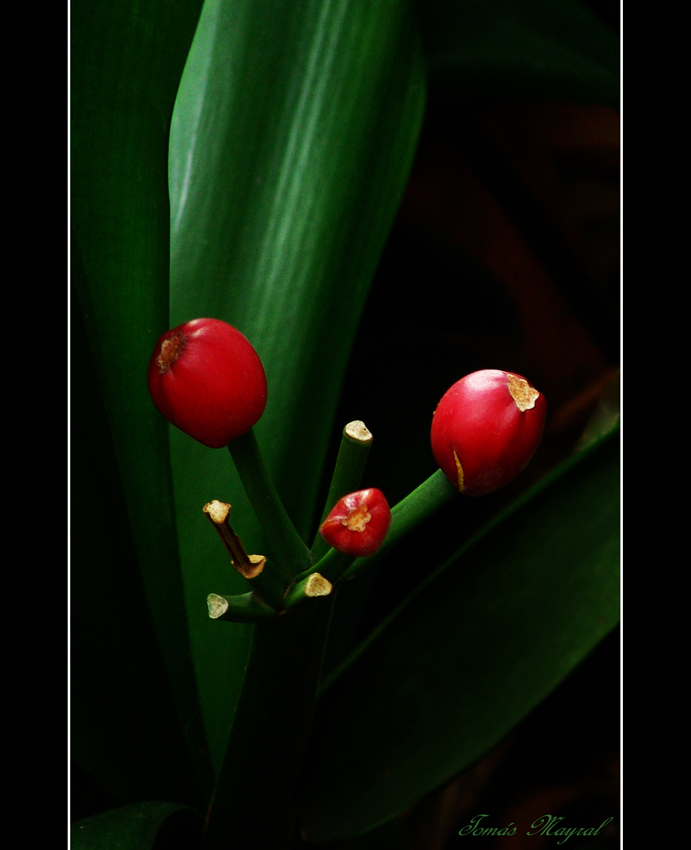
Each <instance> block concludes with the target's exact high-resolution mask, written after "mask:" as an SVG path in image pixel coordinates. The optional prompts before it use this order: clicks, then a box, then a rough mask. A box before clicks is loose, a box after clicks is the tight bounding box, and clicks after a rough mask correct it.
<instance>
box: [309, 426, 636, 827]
mask: <svg viewBox="0 0 691 850" xmlns="http://www.w3.org/2000/svg"><path fill="white" fill-rule="evenodd" d="M461 508H462V505H461V504H459V509H461ZM491 532H492V533H491V534H489V533H486V534H480V535H479V536H478V537H477V538H476V539H475V540H474V541H471V544H469V545H468V546H466V547H464V548H463V549H462V550H461V552H460V553H459V556H458V557H454V558H453V559H451V561H450V562H449V563H448V564H446V565H444V566H443V567H442V568H441V569H440V570H439V571H437V572H436V573H435V574H434V575H433V576H432V577H431V578H430V579H429V580H428V581H426V582H425V583H424V584H423V586H422V587H421V588H420V589H419V590H418V591H417V592H416V593H415V594H414V595H413V596H412V597H411V598H410V599H409V600H408V602H407V603H406V604H404V605H403V606H402V607H401V608H400V609H399V610H398V611H397V612H396V614H395V615H393V616H392V617H391V618H390V619H389V621H388V622H387V623H385V624H384V626H382V627H381V628H380V629H379V630H378V631H377V633H376V634H375V635H374V636H373V637H372V638H371V640H370V641H369V642H368V643H367V645H366V646H365V647H364V648H363V649H362V650H361V651H360V654H359V656H358V657H356V659H355V660H354V661H353V663H352V664H351V665H350V667H349V668H348V669H347V670H346V671H345V673H344V674H343V675H342V676H341V677H340V678H339V679H338V680H337V681H336V683H335V684H334V685H333V686H332V687H331V688H330V689H329V690H328V691H327V692H326V694H325V696H324V698H323V701H322V702H321V703H320V708H319V716H318V726H317V730H316V733H315V737H314V741H315V747H314V753H313V764H312V770H311V773H310V779H309V785H308V788H307V790H306V795H305V803H304V826H305V829H306V832H307V835H308V836H309V838H310V839H311V840H317V841H324V840H333V839H338V838H346V837H349V836H352V835H355V834H357V833H359V832H363V831H364V830H367V829H370V828H372V827H373V826H375V825H376V824H378V823H380V822H382V821H384V820H386V819H387V818H390V817H391V816H393V815H395V814H397V813H399V812H401V811H403V810H404V809H406V808H407V807H409V806H410V805H412V804H413V803H414V802H416V801H417V800H418V799H419V798H420V797H421V796H423V795H424V794H426V793H428V792H430V791H432V790H433V789H434V788H435V787H437V786H438V785H440V784H441V783H443V782H444V781H445V780H447V779H449V778H450V777H452V776H453V775H454V774H455V773H458V772H459V771H461V770H463V769H464V768H466V767H468V766H469V765H471V764H472V763H473V762H474V761H476V760H477V759H479V758H480V757H481V756H482V755H483V754H484V753H485V752H486V751H487V750H488V749H490V748H491V747H493V746H494V745H496V744H497V743H499V742H500V741H501V739H502V738H503V737H504V736H505V735H506V734H507V733H508V732H509V731H510V730H511V729H512V728H513V727H514V726H515V725H516V724H517V723H518V722H519V721H520V720H521V719H522V718H523V717H525V716H526V715H527V714H528V712H530V711H531V710H532V709H533V708H535V707H536V706H537V705H538V704H539V703H540V701H541V700H542V699H544V698H545V697H546V696H547V694H549V693H550V691H552V690H553V689H554V688H555V687H556V685H557V684H559V682H560V681H561V680H562V679H563V678H564V677H565V676H566V675H567V674H568V673H569V672H570V671H571V670H572V669H573V668H574V667H575V666H576V665H577V664H578V663H579V662H580V661H581V660H582V659H583V658H584V657H585V656H586V655H587V654H588V652H590V650H591V649H593V647H594V646H595V645H596V644H597V643H598V641H600V640H601V639H602V638H603V637H604V636H605V635H606V634H607V633H608V632H609V631H610V630H611V629H612V628H613V627H614V625H616V623H617V621H618V617H619V592H618V591H619V578H618V566H619V543H618V534H619V445H618V440H617V439H616V436H610V437H608V438H605V439H604V440H602V441H600V442H599V443H597V444H595V445H594V447H593V448H591V449H588V450H585V451H583V452H581V453H580V454H579V455H577V456H576V457H575V458H574V459H573V460H571V461H568V462H567V463H566V464H564V466H563V468H561V469H559V470H558V471H557V473H556V474H555V475H553V476H550V477H549V478H548V479H546V480H544V481H543V482H540V484H538V485H537V486H536V487H534V488H533V489H532V490H531V491H529V492H528V494H526V495H525V496H524V497H522V498H521V499H520V500H519V501H518V503H517V504H516V505H514V506H513V507H512V508H510V509H508V510H507V511H506V512H505V513H504V514H503V515H502V516H500V517H499V518H498V519H497V520H496V521H495V522H493V523H492V527H491Z"/></svg>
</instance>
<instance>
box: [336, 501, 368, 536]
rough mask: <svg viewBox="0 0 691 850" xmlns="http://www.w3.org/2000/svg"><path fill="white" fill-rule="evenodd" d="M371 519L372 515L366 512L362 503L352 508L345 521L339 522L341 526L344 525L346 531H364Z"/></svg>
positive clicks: (365, 507)
mask: <svg viewBox="0 0 691 850" xmlns="http://www.w3.org/2000/svg"><path fill="white" fill-rule="evenodd" d="M371 519H372V514H371V513H370V512H369V511H368V510H367V505H366V504H365V503H364V502H363V503H362V504H361V505H358V506H357V508H354V509H353V510H352V511H351V512H350V513H349V514H348V516H347V517H346V518H345V519H342V520H341V525H345V527H346V528H347V529H348V531H364V530H365V526H366V525H367V523H368V522H369V521H370V520H371Z"/></svg>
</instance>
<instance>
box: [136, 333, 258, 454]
mask: <svg viewBox="0 0 691 850" xmlns="http://www.w3.org/2000/svg"><path fill="white" fill-rule="evenodd" d="M147 377H148V382H149V393H150V394H151V398H152V399H153V402H154V404H155V405H156V407H157V408H158V409H159V410H160V412H161V413H162V414H163V415H164V416H165V418H166V419H167V420H168V421H169V422H172V423H173V425H175V426H177V427H178V428H179V429H180V430H181V431H184V432H185V433H186V434H189V435H190V437H194V439H195V440H198V441H199V442H200V443H203V444H204V445H205V446H209V447H210V448H212V449H220V448H222V447H223V446H227V445H228V443H230V442H231V440H234V439H236V437H240V436H242V435H243V434H246V433H247V432H248V431H249V430H250V428H251V427H252V426H253V425H254V424H255V422H257V420H258V419H259V418H260V417H261V415H262V413H263V412H264V408H265V407H266V375H265V374H264V367H263V366H262V363H261V360H260V359H259V355H258V354H257V352H256V351H255V350H254V348H253V347H252V345H251V343H250V342H249V340H247V338H246V337H244V336H243V335H242V334H241V333H240V331H238V330H236V328H233V327H231V326H230V325H227V324H226V323H225V322H221V321H219V320H218V319H193V320H192V321H191V322H186V323H185V324H184V325H179V326H178V327H177V328H173V329H172V330H169V331H166V332H165V333H164V334H163V336H162V337H161V338H160V339H159V340H158V342H157V343H156V347H155V348H154V353H153V354H152V355H151V361H150V362H149V371H148V376H147Z"/></svg>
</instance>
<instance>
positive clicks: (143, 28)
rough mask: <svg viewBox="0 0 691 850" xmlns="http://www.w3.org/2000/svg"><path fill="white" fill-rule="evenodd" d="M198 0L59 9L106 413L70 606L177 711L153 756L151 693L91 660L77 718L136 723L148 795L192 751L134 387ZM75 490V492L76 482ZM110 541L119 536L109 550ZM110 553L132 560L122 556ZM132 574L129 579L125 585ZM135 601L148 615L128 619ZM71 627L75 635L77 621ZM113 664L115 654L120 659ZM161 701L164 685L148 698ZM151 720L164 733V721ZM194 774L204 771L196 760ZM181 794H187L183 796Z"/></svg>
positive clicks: (163, 490) (79, 261)
mask: <svg viewBox="0 0 691 850" xmlns="http://www.w3.org/2000/svg"><path fill="white" fill-rule="evenodd" d="M200 6H201V0H193V2H179V1H178V2H170V0H145V2H135V0H114V2H111V0H109V2H92V1H91V0H90V1H89V2H84V1H83V0H76V2H74V3H72V6H71V48H72V56H71V94H72V99H71V109H72V115H71V145H72V159H71V173H72V196H71V203H72V208H71V213H72V227H73V251H72V253H73V260H74V261H75V264H76V266H77V268H76V270H75V273H74V274H73V280H74V284H75V288H76V293H77V299H76V300H77V301H78V309H79V312H80V315H81V317H82V318H83V322H84V340H83V343H84V348H80V349H78V350H77V352H76V355H77V357H78V358H79V360H80V361H81V362H78V363H77V364H76V368H79V367H80V366H81V365H82V363H85V362H86V361H87V360H88V361H92V363H93V371H92V372H91V374H89V375H88V376H86V375H84V376H83V377H84V380H83V381H81V380H80V381H79V382H77V383H76V384H75V386H74V387H73V396H72V403H73V417H74V420H75V421H76V420H79V419H81V418H82V417H85V418H88V417H90V416H91V411H93V410H94V408H95V407H98V406H99V405H100V404H101V400H102V404H103V411H102V412H101V413H99V415H98V416H97V417H96V418H94V417H93V416H91V421H94V422H96V421H97V422H98V430H97V431H95V432H91V433H89V434H88V435H87V439H88V441H89V445H88V446H87V447H86V449H85V447H84V445H83V444H80V443H79V442H74V443H73V453H74V455H75V456H76V457H77V458H80V455H82V453H83V454H85V455H86V456H87V457H88V458H89V460H91V461H92V462H93V464H92V468H91V469H90V470H87V479H88V482H89V487H90V489H89V490H88V491H82V492H80V493H78V499H77V501H76V503H75V509H74V511H73V517H72V518H73V529H72V549H73V554H74V556H75V559H76V561H78V562H79V563H80V564H82V565H84V568H85V571H84V572H82V571H81V570H80V571H79V572H77V573H75V574H74V575H73V583H72V592H73V600H74V604H73V609H72V611H73V616H76V617H79V616H81V615H82V614H84V615H85V616H87V619H88V624H89V625H88V638H86V637H85V638H84V640H89V641H90V646H91V647H98V646H99V645H102V646H106V647H109V651H108V652H107V653H106V656H107V657H111V656H112V655H113V652H112V650H113V649H114V648H115V647H116V646H117V644H118V635H119V633H120V631H121V630H122V629H123V628H125V629H127V630H128V631H127V638H128V640H127V643H128V644H129V641H130V640H132V641H133V643H134V644H135V645H136V644H138V643H141V645H142V653H141V657H145V658H147V659H149V660H150V661H152V663H155V665H157V667H158V668H160V666H161V663H162V664H163V669H164V670H165V672H164V673H161V677H163V678H164V677H165V676H167V678H168V682H169V683H170V685H169V687H170V692H171V693H172V694H173V697H174V700H175V707H176V708H177V712H178V722H177V730H176V731H175V733H174V734H173V735H170V736H169V739H168V743H167V750H166V757H160V754H159V755H158V756H157V755H156V754H154V756H153V757H152V755H151V752H150V747H151V746H152V743H153V742H152V739H151V737H150V736H149V731H150V729H149V725H148V721H147V720H142V722H141V723H139V722H138V720H137V718H138V716H139V715H141V716H142V717H145V716H146V713H147V712H146V710H141V709H142V708H143V707H144V706H146V705H147V704H148V703H147V700H148V698H149V696H150V693H149V689H148V688H140V687H139V684H137V683H138V682H139V680H138V679H137V677H133V679H134V681H130V682H129V683H128V685H127V687H125V688H124V689H123V690H119V689H118V688H117V685H116V682H117V681H119V679H117V678H116V677H113V678H109V677H108V671H107V670H104V668H103V667H101V668H100V669H99V670H98V673H97V675H96V678H97V679H98V681H99V688H100V685H103V690H102V691H101V690H98V689H97V691H98V692H99V693H100V699H99V700H96V704H97V705H98V704H99V703H100V711H98V710H97V711H95V712H93V713H89V716H88V717H86V716H85V717H82V718H81V719H80V724H85V725H88V727H89V728H88V729H84V730H83V731H84V732H85V738H86V739H90V740H92V741H108V740H111V739H113V738H115V739H118V738H119V731H120V729H121V724H120V718H121V717H122V716H123V715H126V716H128V717H130V718H131V719H132V721H133V722H132V723H131V725H128V728H129V731H130V733H131V734H132V736H133V737H132V738H131V739H130V745H131V751H132V752H133V753H136V752H139V757H138V759H137V760H136V761H135V762H134V763H132V764H130V766H129V767H130V771H131V773H132V774H134V775H136V777H137V780H138V782H137V783H135V784H136V785H137V787H141V786H142V785H143V786H145V787H148V788H149V792H148V793H149V794H155V793H156V789H157V787H160V782H161V781H163V782H164V783H167V782H168V781H169V780H170V775H171V774H170V770H169V758H170V757H171V756H172V753H176V754H177V756H175V757H174V758H177V759H178V761H179V762H180V763H181V764H184V763H185V762H186V759H187V758H188V756H187V755H186V754H185V752H184V736H185V735H186V734H188V735H189V736H190V737H191V738H194V739H195V742H194V744H193V746H192V752H193V754H194V755H195V758H196V757H197V754H198V753H199V751H200V748H201V747H202V746H203V742H202V741H201V739H200V738H199V737H198V736H197V731H198V728H197V727H198V724H195V723H194V722H193V719H194V716H195V713H196V711H197V698H196V688H195V683H194V675H193V671H192V669H191V665H190V664H189V642H188V635H187V626H186V622H185V612H184V604H183V601H182V583H181V576H180V570H179V562H178V556H177V540H176V533H175V521H174V515H173V500H172V487H171V477H170V461H169V449H168V441H167V429H166V426H165V424H164V423H163V421H162V420H161V417H160V416H159V415H158V413H157V412H156V411H155V409H154V408H153V406H152V404H151V400H150V399H149V396H148V392H147V389H146V380H145V373H146V367H147V364H148V360H149V357H150V355H151V350H152V348H153V345H154V342H155V340H156V338H157V337H158V335H159V333H160V326H161V325H163V326H166V325H167V322H168V318H167V317H168V264H169V248H168V244H169V204H168V188H167V148H168V130H169V126H170V118H171V113H172V108H173V102H174V97H175V92H176V89H177V84H178V81H179V78H180V74H181V72H182V68H183V64H184V61H185V57H186V54H187V51H188V48H189V44H190V42H191V40H192V36H193V32H194V27H195V25H196V21H197V17H198V15H199V10H200ZM76 430H77V433H78V434H82V435H83V431H81V430H80V429H79V428H77V429H76ZM111 448H112V450H113V452H114V457H113V459H112V461H111V458H110V457H108V453H109V451H110V450H111ZM101 453H102V455H103V462H102V463H99V460H100V458H99V455H100V454H101ZM82 465H83V464H82ZM77 483H78V485H80V486H81V485H84V486H86V485H85V479H83V478H80V479H79V480H78V482H77ZM119 494H121V496H119ZM101 501H102V504H103V506H105V507H106V509H107V508H111V507H113V505H114V504H115V505H116V507H115V508H114V509H113V512H112V513H108V512H107V511H104V512H99V510H98V508H99V507H101ZM113 539H115V540H116V541H118V542H117V543H116V544H113ZM121 541H122V542H121ZM122 558H127V559H128V563H126V564H124V565H123V564H122ZM89 559H91V560H92V563H91V566H90V568H91V569H92V570H93V571H95V572H98V574H99V580H98V581H97V582H96V585H97V586H100V585H103V584H105V585H106V587H108V586H110V587H114V588H118V590H122V589H123V588H124V587H125V586H126V587H127V588H128V590H130V591H131V592H132V594H134V596H133V597H128V596H125V597H124V598H123V599H122V603H123V605H124V608H123V607H120V605H118V606H109V605H108V602H109V601H110V599H109V597H108V596H106V597H105V598H102V597H101V598H99V599H98V600H94V598H93V597H92V596H91V592H92V591H93V587H94V585H93V583H92V582H90V580H89V577H88V575H87V573H88V570H89V564H88V560H89ZM132 559H135V560H136V566H133V564H132ZM133 572H135V573H140V574H141V578H140V579H139V578H138V579H137V580H136V581H135V580H134V579H132V581H130V577H131V576H132V574H133ZM123 574H125V575H126V576H127V577H128V578H127V579H126V580H125V582H123V581H122V576H123ZM82 579H84V581H82ZM139 582H141V584H139ZM114 597H119V594H117V593H115V594H114ZM96 601H97V602H98V604H99V606H100V609H101V610H100V617H99V616H89V615H88V613H85V612H89V611H93V608H94V605H95V604H96ZM130 601H131V610H130V608H129V607H128V605H129V603H130ZM147 608H148V609H149V613H148V614H144V615H142V616H140V614H141V612H142V611H146V609H147ZM132 612H136V613H132ZM148 618H151V621H152V622H153V628H154V629H155V632H156V634H157V636H158V639H159V642H158V646H157V645H156V643H155V641H154V640H153V637H152V630H151V629H152V626H151V622H149V623H147V622H146V620H147V619H148ZM76 627H77V633H78V634H81V623H77V624H76ZM77 657H78V658H79V659H81V658H82V657H83V656H82V653H78V654H77ZM85 657H90V653H89V652H86V653H85ZM153 659H155V661H153ZM122 660H123V661H124V663H125V664H126V663H127V662H126V656H122ZM159 672H160V670H159V669H157V670H156V671H155V672H152V675H151V679H152V680H154V681H158V680H159ZM94 675H95V674H94V669H93V667H91V666H89V665H87V666H81V665H79V664H76V665H74V666H73V668H72V677H73V682H74V685H75V688H76V689H78V690H79V691H80V693H85V694H88V693H89V689H90V688H91V689H92V691H93V690H94V689H93V681H94ZM109 682H110V686H109ZM165 699H166V697H165V696H164V695H163V694H161V700H160V701H164V700H165ZM93 702H94V701H93V700H91V703H92V705H93ZM157 702H158V701H157ZM113 724H116V727H115V729H114V728H113ZM162 725H164V726H166V727H167V720H166V722H165V723H162ZM137 730H138V731H137ZM106 749H107V748H106ZM85 756H86V757H88V758H89V759H90V760H91V762H92V763H91V764H90V767H91V768H92V769H94V770H97V771H98V772H99V778H100V779H101V780H102V781H103V782H104V783H105V784H106V785H107V786H109V787H111V788H112V789H113V790H114V791H116V793H123V794H127V793H128V791H130V790H131V786H130V788H128V787H127V784H126V783H125V787H123V786H122V784H121V783H120V779H121V773H122V769H121V767H120V766H119V760H118V759H117V757H116V758H115V759H112V760H110V761H106V760H104V761H102V762H100V760H98V759H96V758H95V753H94V752H92V751H90V752H88V753H86V754H85ZM95 761H98V762H99V763H98V764H95V763H94V762H95ZM199 770H200V773H202V774H203V773H204V763H203V758H200V759H199ZM182 771H184V768H182ZM188 780H189V781H190V782H191V781H192V776H191V775H190V776H189V777H188ZM116 786H117V787H116ZM166 787H167V786H166ZM178 793H180V794H182V795H183V798H184V797H187V795H188V790H187V789H185V790H184V791H183V790H182V789H180V790H179V792H178Z"/></svg>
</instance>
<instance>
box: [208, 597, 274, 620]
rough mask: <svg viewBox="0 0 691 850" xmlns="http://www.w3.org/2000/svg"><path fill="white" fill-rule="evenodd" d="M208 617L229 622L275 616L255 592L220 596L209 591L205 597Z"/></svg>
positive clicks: (266, 618) (265, 618) (264, 618)
mask: <svg viewBox="0 0 691 850" xmlns="http://www.w3.org/2000/svg"><path fill="white" fill-rule="evenodd" d="M206 604H207V606H208V608H209V617H211V619H212V620H228V621H229V622H231V623H257V622H259V621H260V620H268V619H271V618H272V617H275V616H276V611H274V610H273V608H269V606H268V605H266V604H265V603H264V602H263V601H262V600H261V599H259V598H258V597H257V595H256V594H254V593H252V592H251V591H250V593H243V594H242V595H240V596H220V595H219V594H218V593H210V594H209V595H208V596H207V597H206Z"/></svg>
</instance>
